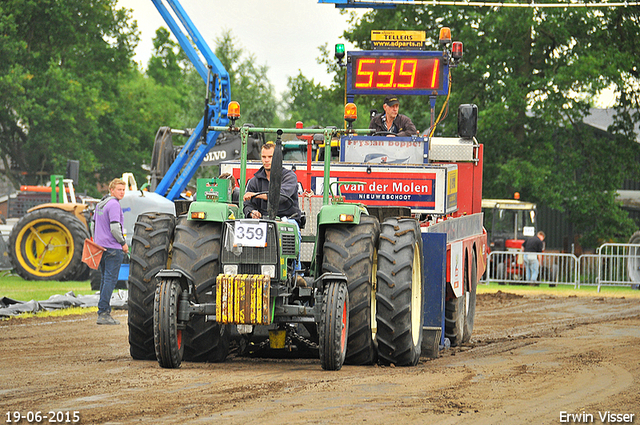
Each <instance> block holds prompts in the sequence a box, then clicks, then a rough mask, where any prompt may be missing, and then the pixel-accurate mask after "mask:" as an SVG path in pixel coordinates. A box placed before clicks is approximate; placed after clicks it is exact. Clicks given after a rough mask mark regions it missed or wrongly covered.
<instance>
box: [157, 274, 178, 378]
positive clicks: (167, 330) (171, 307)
mask: <svg viewBox="0 0 640 425" xmlns="http://www.w3.org/2000/svg"><path fill="white" fill-rule="evenodd" d="M181 293H182V288H181V287H180V282H178V281H177V280H175V279H167V280H162V281H161V282H160V285H158V287H157V288H156V294H155V300H154V303H153V340H154V346H155V352H156V358H157V359H158V363H159V364H160V366H161V367H164V368H169V369H176V368H179V367H180V364H182V357H183V355H184V344H183V341H182V330H181V329H178V306H179V305H180V294H181Z"/></svg>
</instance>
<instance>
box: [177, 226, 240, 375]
mask: <svg viewBox="0 0 640 425" xmlns="http://www.w3.org/2000/svg"><path fill="white" fill-rule="evenodd" d="M221 237H222V223H213V222H201V221H191V220H187V217H186V216H181V217H180V218H178V223H177V224H176V233H175V238H174V241H173V258H172V260H171V267H172V268H174V269H178V270H182V272H184V273H185V274H186V275H188V276H190V278H191V279H192V280H193V282H195V285H196V298H197V301H198V302H199V303H211V302H215V300H216V278H217V277H218V274H220V250H221V246H222V245H221ZM204 319H205V317H204V316H201V315H196V316H193V317H192V318H191V320H190V321H189V323H188V324H187V330H186V332H185V338H184V344H185V352H184V360H185V361H191V362H212V363H213V362H222V361H224V360H225V359H226V358H227V355H228V354H229V343H230V335H231V327H230V325H221V324H219V323H217V322H206V321H205V320H204Z"/></svg>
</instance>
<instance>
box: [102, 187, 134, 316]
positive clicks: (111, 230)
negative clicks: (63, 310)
mask: <svg viewBox="0 0 640 425" xmlns="http://www.w3.org/2000/svg"><path fill="white" fill-rule="evenodd" d="M126 186H127V185H126V183H125V182H124V180H122V179H113V180H112V181H111V183H109V195H108V196H105V197H104V198H102V200H100V202H98V205H96V210H95V213H94V216H93V220H94V222H95V227H94V236H93V241H94V242H95V243H97V244H98V245H100V246H102V247H103V248H106V251H105V252H104V253H103V254H102V259H101V260H100V267H99V269H100V274H101V280H100V301H98V321H97V322H96V323H97V324H98V325H119V324H120V322H119V321H117V320H115V319H114V318H113V317H111V304H110V303H111V295H112V294H113V290H114V289H115V287H116V284H117V283H118V273H119V271H120V265H121V264H122V259H123V258H124V254H126V253H128V252H129V247H128V246H127V243H126V241H125V239H124V234H123V232H122V226H123V223H124V216H123V214H122V208H120V202H119V201H120V200H121V199H122V198H123V197H124V193H125V188H126Z"/></svg>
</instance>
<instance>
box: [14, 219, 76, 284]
mask: <svg viewBox="0 0 640 425" xmlns="http://www.w3.org/2000/svg"><path fill="white" fill-rule="evenodd" d="M88 237H89V231H88V230H87V226H86V225H85V224H84V223H82V221H80V220H79V219H78V218H77V217H76V216H75V215H73V214H72V213H70V212H67V211H64V210H62V209H60V208H55V207H51V208H42V209H37V210H34V211H32V212H30V213H27V214H25V215H24V216H23V217H22V218H21V219H20V220H19V221H18V222H17V223H16V225H15V226H13V229H12V230H11V234H10V235H9V254H10V257H11V264H12V266H13V269H14V270H15V272H16V273H17V274H18V275H19V276H20V277H22V278H23V279H26V280H72V279H74V278H76V276H78V275H79V274H80V272H81V271H82V270H83V266H84V267H86V266H85V265H84V263H83V262H82V247H83V245H84V240H85V238H88Z"/></svg>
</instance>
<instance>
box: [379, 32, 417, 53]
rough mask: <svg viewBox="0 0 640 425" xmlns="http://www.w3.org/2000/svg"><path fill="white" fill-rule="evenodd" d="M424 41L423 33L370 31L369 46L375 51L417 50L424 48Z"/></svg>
mask: <svg viewBox="0 0 640 425" xmlns="http://www.w3.org/2000/svg"><path fill="white" fill-rule="evenodd" d="M426 40H427V36H426V33H425V32H424V31H396V30H372V31H371V45H372V47H373V49H376V50H378V49H379V50H397V49H402V50H419V49H422V48H423V47H424V43H425V41H426Z"/></svg>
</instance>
